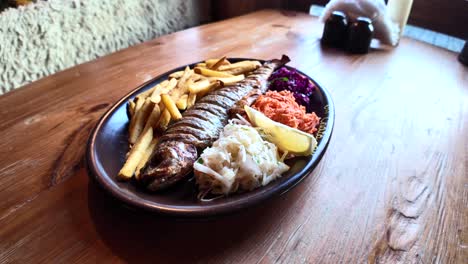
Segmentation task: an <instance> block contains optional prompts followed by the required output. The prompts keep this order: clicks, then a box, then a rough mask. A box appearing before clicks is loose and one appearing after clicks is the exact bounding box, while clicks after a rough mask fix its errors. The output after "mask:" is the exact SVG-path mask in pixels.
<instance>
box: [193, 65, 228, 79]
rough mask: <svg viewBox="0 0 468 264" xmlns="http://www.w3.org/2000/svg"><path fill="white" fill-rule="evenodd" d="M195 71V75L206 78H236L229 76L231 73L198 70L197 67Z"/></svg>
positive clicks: (205, 69) (204, 69)
mask: <svg viewBox="0 0 468 264" xmlns="http://www.w3.org/2000/svg"><path fill="white" fill-rule="evenodd" d="M193 71H194V72H195V73H198V74H201V75H203V76H206V77H232V76H234V75H232V74H229V73H225V72H220V71H214V70H210V69H207V68H198V67H197V68H195V69H194V70H193Z"/></svg>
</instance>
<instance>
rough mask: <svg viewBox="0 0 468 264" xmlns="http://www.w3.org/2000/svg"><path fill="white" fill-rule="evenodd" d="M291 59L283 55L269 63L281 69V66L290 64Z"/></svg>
mask: <svg viewBox="0 0 468 264" xmlns="http://www.w3.org/2000/svg"><path fill="white" fill-rule="evenodd" d="M290 61H291V59H290V58H289V57H288V56H287V55H284V54H283V56H281V59H279V60H278V59H272V60H271V61H270V62H271V63H273V64H275V65H276V67H281V66H283V65H286V63H288V62H290Z"/></svg>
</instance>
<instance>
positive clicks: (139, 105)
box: [128, 97, 146, 141]
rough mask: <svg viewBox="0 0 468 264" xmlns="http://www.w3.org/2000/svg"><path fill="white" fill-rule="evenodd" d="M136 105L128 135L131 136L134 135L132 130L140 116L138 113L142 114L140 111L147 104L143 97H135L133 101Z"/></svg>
mask: <svg viewBox="0 0 468 264" xmlns="http://www.w3.org/2000/svg"><path fill="white" fill-rule="evenodd" d="M133 101H134V102H136V103H135V108H134V109H135V110H133V115H132V116H131V119H130V124H129V126H128V133H129V135H130V134H131V133H132V132H131V131H132V129H133V127H134V126H135V122H136V116H137V115H138V113H139V112H140V109H141V108H142V106H143V104H144V103H145V101H146V100H145V99H142V98H141V97H140V98H139V97H135V100H133ZM128 140H129V141H130V137H129V138H128Z"/></svg>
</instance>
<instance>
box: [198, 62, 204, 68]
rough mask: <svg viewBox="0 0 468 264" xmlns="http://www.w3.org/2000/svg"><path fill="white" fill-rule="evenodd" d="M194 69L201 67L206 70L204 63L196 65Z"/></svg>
mask: <svg viewBox="0 0 468 264" xmlns="http://www.w3.org/2000/svg"><path fill="white" fill-rule="evenodd" d="M195 66H196V67H201V68H206V63H204V62H202V63H197V64H196V65H195Z"/></svg>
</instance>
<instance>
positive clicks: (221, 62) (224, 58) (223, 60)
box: [210, 56, 229, 71]
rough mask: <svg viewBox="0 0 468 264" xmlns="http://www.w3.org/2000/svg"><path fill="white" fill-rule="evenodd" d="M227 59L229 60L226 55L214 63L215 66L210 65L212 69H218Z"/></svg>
mask: <svg viewBox="0 0 468 264" xmlns="http://www.w3.org/2000/svg"><path fill="white" fill-rule="evenodd" d="M225 61H227V59H226V56H224V57H222V58H221V59H219V60H218V61H217V62H216V63H215V64H213V66H211V67H210V69H211V70H214V71H216V70H217V69H218V68H219V66H221V65H223V63H224V62H225ZM228 63H229V62H228Z"/></svg>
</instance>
